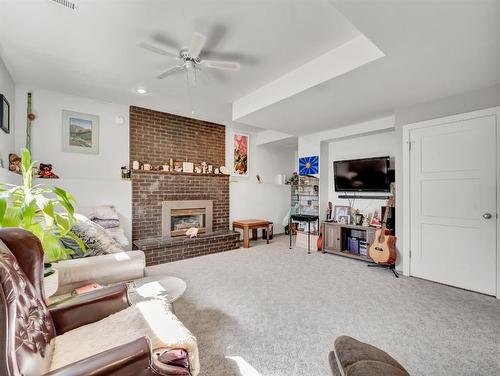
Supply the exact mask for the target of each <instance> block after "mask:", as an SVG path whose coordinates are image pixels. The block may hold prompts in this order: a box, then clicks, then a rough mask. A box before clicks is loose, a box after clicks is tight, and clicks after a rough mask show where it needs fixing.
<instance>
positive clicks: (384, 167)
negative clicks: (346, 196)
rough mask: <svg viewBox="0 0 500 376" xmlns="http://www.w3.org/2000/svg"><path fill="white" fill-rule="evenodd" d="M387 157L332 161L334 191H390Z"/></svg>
mask: <svg viewBox="0 0 500 376" xmlns="http://www.w3.org/2000/svg"><path fill="white" fill-rule="evenodd" d="M389 164H390V158H389V157H378V158H365V159H351V160H346V161H335V162H333V172H334V177H335V192H390V188H391V187H390V183H391V182H390V179H389Z"/></svg>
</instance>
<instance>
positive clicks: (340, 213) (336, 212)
mask: <svg viewBox="0 0 500 376" xmlns="http://www.w3.org/2000/svg"><path fill="white" fill-rule="evenodd" d="M350 215H351V208H350V207H349V206H339V205H335V208H334V209H333V219H334V220H335V221H336V222H338V223H344V224H349V217H350ZM341 217H344V218H343V219H344V221H345V222H340V219H341ZM346 218H347V219H346Z"/></svg>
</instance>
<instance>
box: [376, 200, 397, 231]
mask: <svg viewBox="0 0 500 376" xmlns="http://www.w3.org/2000/svg"><path fill="white" fill-rule="evenodd" d="M386 208H387V206H382V207H381V208H380V210H381V213H382V218H384V213H385V209H386ZM386 227H387V228H388V229H389V230H391V233H392V235H395V234H396V208H394V207H392V206H391V207H389V214H388V215H387V225H386Z"/></svg>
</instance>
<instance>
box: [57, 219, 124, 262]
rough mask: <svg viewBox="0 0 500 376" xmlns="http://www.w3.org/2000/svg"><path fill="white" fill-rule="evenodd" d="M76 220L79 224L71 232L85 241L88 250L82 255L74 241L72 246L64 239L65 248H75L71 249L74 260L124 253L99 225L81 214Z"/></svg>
mask: <svg viewBox="0 0 500 376" xmlns="http://www.w3.org/2000/svg"><path fill="white" fill-rule="evenodd" d="M75 218H76V220H77V223H76V224H75V225H74V226H73V227H72V228H71V231H73V233H74V234H75V235H76V236H78V237H79V238H80V239H81V240H82V241H83V243H84V244H85V246H86V248H87V250H86V252H85V253H82V252H81V250H79V247H78V245H76V247H75V244H76V242H74V241H73V242H74V243H73V244H72V243H71V242H70V241H69V240H68V239H63V240H62V242H63V244H64V245H65V246H68V247H75V248H70V249H72V250H73V251H74V252H75V253H74V255H73V258H79V257H82V256H83V257H89V256H99V255H105V254H109V253H117V252H122V251H123V248H122V247H121V246H120V244H118V243H117V242H116V241H115V240H114V239H113V238H112V237H111V235H109V234H108V233H107V232H106V230H105V229H104V228H102V227H101V226H99V225H98V224H97V223H95V222H92V221H91V220H90V219H88V218H87V217H85V216H83V215H81V214H75ZM71 240H72V239H71Z"/></svg>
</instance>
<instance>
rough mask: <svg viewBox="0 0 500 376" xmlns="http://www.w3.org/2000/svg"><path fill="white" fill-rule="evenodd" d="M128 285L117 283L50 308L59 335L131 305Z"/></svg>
mask: <svg viewBox="0 0 500 376" xmlns="http://www.w3.org/2000/svg"><path fill="white" fill-rule="evenodd" d="M129 305H130V304H129V302H128V298H127V286H126V285H125V284H123V285H117V286H112V287H107V288H103V289H101V290H97V291H92V292H89V293H86V294H83V295H80V296H78V297H76V298H74V299H71V300H70V301H69V302H66V303H62V304H61V305H59V306H56V307H52V308H49V311H50V315H51V316H52V320H53V321H54V325H55V328H56V333H57V335H61V334H63V333H65V332H67V331H69V330H71V329H75V328H78V327H80V326H82V325H87V324H90V323H93V322H96V321H99V320H102V319H103V318H105V317H108V316H109V315H111V314H113V313H116V312H119V311H121V310H123V309H125V308H127V307H128V306H129Z"/></svg>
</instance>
